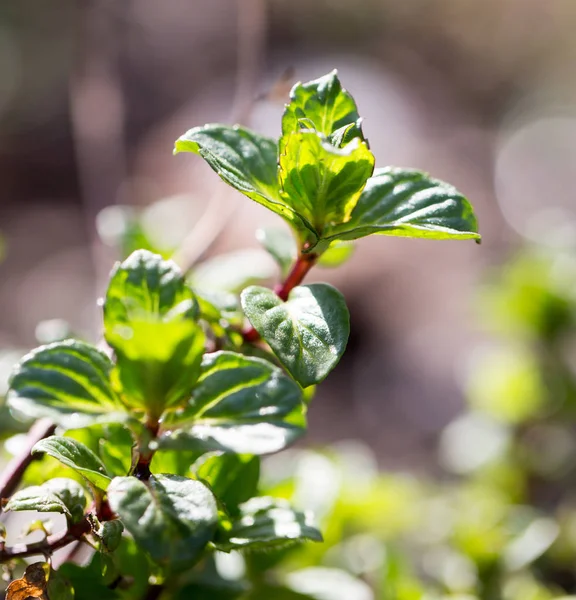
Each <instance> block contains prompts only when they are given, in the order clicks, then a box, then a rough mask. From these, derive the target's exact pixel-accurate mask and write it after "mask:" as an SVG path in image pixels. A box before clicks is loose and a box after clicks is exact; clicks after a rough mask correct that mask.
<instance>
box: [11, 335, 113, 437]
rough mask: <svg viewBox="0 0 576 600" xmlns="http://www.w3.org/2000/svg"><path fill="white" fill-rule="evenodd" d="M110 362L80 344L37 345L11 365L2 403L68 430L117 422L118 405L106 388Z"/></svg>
mask: <svg viewBox="0 0 576 600" xmlns="http://www.w3.org/2000/svg"><path fill="white" fill-rule="evenodd" d="M112 367H113V364H112V362H111V361H110V359H109V358H108V357H107V356H106V355H105V354H104V353H103V352H100V351H99V350H97V349H96V348H94V347H93V346H91V345H90V344H86V343H84V342H80V341H77V340H67V341H64V342H55V343H53V344H49V345H47V346H40V347H39V348H37V349H36V350H34V351H32V352H31V353H30V354H27V355H26V356H24V358H23V359H22V360H21V361H20V362H19V363H18V364H17V365H16V367H15V369H14V371H13V373H12V376H11V378H10V390H9V393H8V402H9V403H10V405H11V407H12V408H13V409H15V410H16V411H17V412H19V413H21V414H23V415H25V416H27V417H31V418H40V417H49V418H50V419H52V420H53V421H55V422H56V423H58V424H59V425H62V426H63V427H68V428H77V427H84V426H86V425H89V424H92V423H95V422H99V421H102V422H105V421H107V420H109V421H115V420H121V418H122V417H121V416H120V415H119V413H121V411H123V410H124V408H123V406H122V405H121V404H120V401H119V399H118V397H117V395H116V393H115V392H114V390H113V389H112V385H111V383H110V372H111V370H112Z"/></svg>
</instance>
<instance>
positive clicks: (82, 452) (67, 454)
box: [32, 435, 110, 490]
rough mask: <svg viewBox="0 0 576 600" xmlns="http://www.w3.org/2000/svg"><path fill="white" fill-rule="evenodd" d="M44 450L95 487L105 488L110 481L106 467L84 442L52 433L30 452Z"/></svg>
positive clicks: (35, 452) (34, 452)
mask: <svg viewBox="0 0 576 600" xmlns="http://www.w3.org/2000/svg"><path fill="white" fill-rule="evenodd" d="M39 452H44V453H45V454H48V456H52V457H53V458H55V459H56V460H59V461H60V462H61V463H62V464H64V465H66V466H67V467H70V468H71V469H74V470H75V471H76V472H77V473H78V474H79V475H82V477H84V478H85V479H86V480H87V481H89V482H90V483H91V484H92V485H94V486H95V487H97V488H99V489H101V490H105V489H106V488H107V487H108V484H109V483H110V477H108V475H107V474H106V468H105V467H104V465H103V464H102V461H101V460H100V459H99V458H98V457H97V456H96V455H95V454H94V452H92V450H90V449H89V448H87V447H86V446H85V445H84V444H81V443H80V442H78V441H76V440H74V439H72V438H68V437H61V436H58V435H53V436H51V437H48V438H46V439H43V440H40V441H39V442H38V443H37V444H36V445H35V446H34V448H32V454H37V453H39Z"/></svg>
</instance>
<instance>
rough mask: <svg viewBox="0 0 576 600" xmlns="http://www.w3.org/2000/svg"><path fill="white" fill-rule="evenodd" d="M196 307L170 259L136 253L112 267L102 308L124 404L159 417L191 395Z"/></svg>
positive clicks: (199, 340) (200, 344) (199, 339)
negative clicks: (165, 409)
mask: <svg viewBox="0 0 576 600" xmlns="http://www.w3.org/2000/svg"><path fill="white" fill-rule="evenodd" d="M197 313H198V303H197V301H196V299H195V297H194V294H193V293H192V291H191V290H190V289H189V288H188V286H187V285H186V282H185V280H184V277H183V275H182V273H181V271H180V269H179V268H178V267H177V266H176V264H174V263H173V262H172V261H165V260H163V259H162V257H161V256H159V255H157V254H152V253H151V252H148V251H145V250H138V251H136V252H134V253H133V254H132V255H130V256H129V257H128V258H127V259H126V260H125V261H124V262H123V263H121V264H119V265H117V266H116V268H115V269H114V271H113V273H112V277H111V280H110V285H109V286H108V291H107V294H106V302H105V304H104V326H105V335H106V340H107V341H108V343H109V344H110V345H111V346H112V347H113V348H114V350H115V351H116V359H117V369H116V370H115V372H114V375H115V377H117V379H118V380H119V382H120V384H121V386H122V389H123V399H124V401H125V402H126V403H127V404H129V405H130V406H132V407H135V408H144V409H147V410H148V411H149V412H152V413H154V414H155V415H156V416H158V417H159V416H160V415H161V414H162V411H163V410H164V408H166V407H169V406H172V405H174V404H177V403H178V402H180V401H182V400H184V399H185V398H187V397H188V396H189V394H190V393H191V390H192V387H193V385H194V382H195V381H196V378H197V376H198V373H199V369H200V361H201V359H202V353H203V352H204V342H205V337H204V334H203V332H202V330H201V328H200V326H199V325H198V324H197V323H196V322H195V317H196V315H197Z"/></svg>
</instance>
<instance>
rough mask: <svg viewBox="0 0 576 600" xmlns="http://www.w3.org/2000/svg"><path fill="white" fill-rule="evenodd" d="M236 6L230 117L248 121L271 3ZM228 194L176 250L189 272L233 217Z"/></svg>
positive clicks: (249, 1) (242, 0) (255, 0)
mask: <svg viewBox="0 0 576 600" xmlns="http://www.w3.org/2000/svg"><path fill="white" fill-rule="evenodd" d="M236 6H237V15H238V16H237V26H238V44H237V47H236V54H237V57H238V62H237V69H236V91H235V93H234V102H233V105H232V110H231V114H230V121H232V122H233V123H239V124H247V123H248V122H249V120H250V115H251V113H252V109H253V106H254V99H255V97H256V94H255V90H256V88H257V84H258V78H259V76H260V73H261V70H262V62H263V56H264V51H265V48H266V35H267V30H268V18H267V7H266V0H236ZM219 189H220V188H219ZM225 195H226V191H218V192H215V193H214V194H213V195H212V196H211V198H210V199H209V201H208V207H207V208H206V210H205V211H204V213H203V215H202V217H201V218H200V219H199V221H198V223H196V225H195V226H194V227H193V229H192V231H190V233H189V234H188V235H187V236H186V238H185V239H184V241H183V242H182V244H181V246H180V248H179V250H178V251H177V252H176V253H175V255H174V260H175V261H176V262H177V263H178V264H179V265H180V267H181V268H182V270H184V271H186V272H187V271H190V269H192V267H193V266H194V265H195V264H196V262H197V261H198V260H199V259H200V257H201V256H202V255H203V254H204V253H205V252H206V250H207V249H208V248H209V247H210V246H211V245H212V244H213V243H214V242H215V240H216V239H217V238H218V236H219V235H220V234H221V233H222V231H223V230H224V228H225V227H226V225H227V224H228V222H229V221H230V219H231V218H232V215H233V214H234V211H235V210H236V208H237V204H232V203H225V202H223V200H224V197H225Z"/></svg>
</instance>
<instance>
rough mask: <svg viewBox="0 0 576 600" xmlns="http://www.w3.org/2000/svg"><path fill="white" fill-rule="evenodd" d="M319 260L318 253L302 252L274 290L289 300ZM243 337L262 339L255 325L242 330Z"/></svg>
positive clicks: (253, 339)
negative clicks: (293, 291) (291, 293)
mask: <svg viewBox="0 0 576 600" xmlns="http://www.w3.org/2000/svg"><path fill="white" fill-rule="evenodd" d="M317 260H318V255H317V254H304V253H301V254H300V256H299V257H298V258H297V259H296V261H295V262H294V264H293V265H292V268H291V269H290V272H289V273H288V275H287V276H286V279H285V280H284V281H283V282H282V283H280V284H278V285H277V286H276V287H275V288H274V292H275V293H276V295H277V296H278V297H279V298H280V299H281V300H284V302H285V301H286V300H288V296H289V295H290V292H291V291H292V290H293V289H294V288H295V287H296V286H297V285H300V284H301V283H302V281H303V280H304V277H306V275H307V273H308V271H310V269H311V268H312V267H313V266H314V265H315V264H316V261H317ZM242 338H243V339H244V341H245V342H247V343H253V342H257V341H258V340H259V339H260V334H259V333H258V332H257V331H256V329H254V327H248V328H247V329H245V330H244V331H242Z"/></svg>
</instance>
